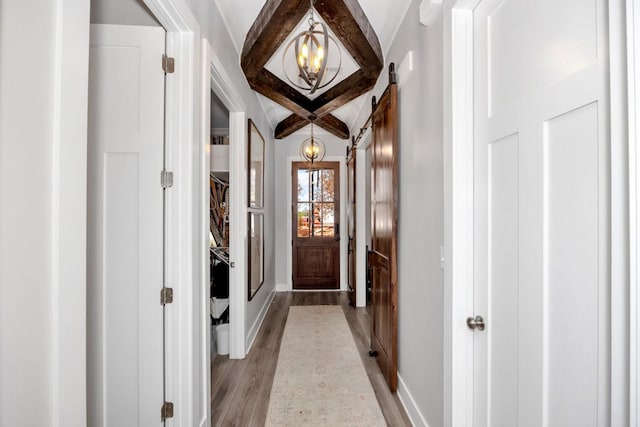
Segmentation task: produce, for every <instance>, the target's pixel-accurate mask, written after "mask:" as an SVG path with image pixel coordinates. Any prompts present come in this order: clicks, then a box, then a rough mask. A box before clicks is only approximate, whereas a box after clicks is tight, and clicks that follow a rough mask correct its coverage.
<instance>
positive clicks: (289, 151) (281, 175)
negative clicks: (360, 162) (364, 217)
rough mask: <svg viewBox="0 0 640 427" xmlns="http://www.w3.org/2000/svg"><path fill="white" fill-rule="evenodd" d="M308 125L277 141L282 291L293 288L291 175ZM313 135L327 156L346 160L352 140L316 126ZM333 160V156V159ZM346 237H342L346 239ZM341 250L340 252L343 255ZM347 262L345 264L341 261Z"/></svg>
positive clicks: (277, 227) (342, 279) (278, 281)
mask: <svg viewBox="0 0 640 427" xmlns="http://www.w3.org/2000/svg"><path fill="white" fill-rule="evenodd" d="M309 132H310V130H309V126H306V127H305V128H303V129H301V130H300V131H298V132H296V133H294V134H292V135H290V136H288V137H286V138H284V139H279V140H277V141H276V143H275V182H276V192H275V215H276V222H275V232H276V240H275V245H276V246H275V250H276V253H277V254H278V256H277V259H276V284H277V285H278V290H279V291H284V290H290V289H291V259H290V256H289V255H288V254H289V253H290V248H291V234H290V233H291V219H290V218H291V216H290V212H291V202H290V200H291V197H290V195H291V188H290V184H289V183H290V178H289V177H290V176H291V163H290V161H291V160H290V158H296V159H297V160H300V161H302V158H301V157H300V144H302V142H303V141H304V140H305V139H306V138H308V137H309ZM314 135H317V136H318V137H319V138H320V139H321V140H322V141H323V142H324V143H325V146H326V153H325V157H326V158H340V159H341V160H343V163H344V160H345V158H346V150H347V143H349V142H350V141H349V140H346V139H340V138H338V137H335V136H333V135H330V134H325V133H322V132H320V133H318V132H317V128H315V127H314ZM332 160H333V159H332ZM340 175H341V180H342V181H344V178H345V177H346V176H344V175H345V173H344V171H341V174H340ZM346 190H347V189H346V187H345V186H344V185H342V187H341V188H340V193H341V197H342V199H343V200H342V201H341V217H342V216H344V215H343V214H344V212H346V208H345V204H344V200H346V199H345V197H344V195H345V194H346ZM341 221H342V223H343V224H344V226H343V227H340V232H341V234H344V232H345V231H346V222H345V221H344V220H342V219H341ZM344 240H345V238H343V239H342V241H344ZM343 252H344V251H343V250H342V249H341V251H340V254H341V255H342V254H343ZM342 264H344V263H342ZM342 264H341V266H340V282H341V286H342V284H344V283H345V280H346V276H345V274H346V273H345V270H344V267H345V266H344V265H342Z"/></svg>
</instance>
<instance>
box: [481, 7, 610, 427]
mask: <svg viewBox="0 0 640 427" xmlns="http://www.w3.org/2000/svg"><path fill="white" fill-rule="evenodd" d="M606 7H607V2H606V1H604V0H594V1H584V0H562V1H556V0H537V1H530V0H482V1H480V2H479V4H478V5H477V6H476V8H475V9H474V11H473V14H474V32H473V36H474V52H473V53H474V305H475V313H474V315H480V316H482V317H483V318H484V321H485V324H486V329H485V330H484V331H482V332H481V331H479V330H477V329H476V330H475V332H473V333H474V358H475V360H474V425H475V426H541V425H542V426H557V427H566V426H581V427H588V426H605V425H608V421H607V420H608V416H609V414H608V411H609V361H608V359H609V356H608V355H609V339H610V338H609V337H610V333H609V326H608V325H609V323H608V317H609V308H608V307H609V302H608V288H609V262H608V259H609V253H610V250H609V234H610V233H609V178H608V177H609V170H608V158H609V124H608V123H609V118H608V115H609V100H608V74H607V70H608V41H607V31H608V26H607V21H606V20H607V13H606Z"/></svg>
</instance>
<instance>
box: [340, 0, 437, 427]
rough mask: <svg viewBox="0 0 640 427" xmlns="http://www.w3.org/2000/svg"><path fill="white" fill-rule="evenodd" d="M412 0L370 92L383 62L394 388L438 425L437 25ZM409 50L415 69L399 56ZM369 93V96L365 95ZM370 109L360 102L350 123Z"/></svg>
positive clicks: (411, 408)
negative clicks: (394, 88) (392, 216)
mask: <svg viewBox="0 0 640 427" xmlns="http://www.w3.org/2000/svg"><path fill="white" fill-rule="evenodd" d="M419 4H420V2H418V1H413V2H412V3H411V5H410V7H409V10H408V12H407V14H406V16H405V18H404V20H403V22H402V24H401V25H400V28H399V30H398V33H397V34H396V36H395V38H394V40H393V42H392V44H391V46H390V48H389V51H388V52H387V53H386V54H385V69H384V70H383V72H382V74H381V76H380V79H379V80H378V83H377V84H376V87H375V89H374V90H373V92H372V93H371V94H370V95H375V96H377V97H379V96H380V95H381V94H382V92H383V91H384V89H385V87H386V86H387V84H388V81H389V79H388V72H387V70H388V65H389V63H391V62H394V63H395V65H396V70H397V71H398V78H399V85H398V90H399V111H400V112H399V116H400V126H399V131H400V135H399V138H400V139H399V141H400V143H399V151H400V154H399V155H400V164H399V168H400V190H399V191H400V194H399V220H398V228H399V230H398V232H399V234H398V245H399V246H398V264H399V266H398V272H399V277H398V374H399V376H400V379H401V381H400V385H399V395H400V397H401V399H402V400H403V402H404V403H405V405H406V406H407V407H408V412H409V415H410V416H411V418H412V419H413V421H414V422H415V423H416V424H417V425H422V424H423V423H424V422H426V423H427V424H428V425H430V426H440V425H443V373H442V366H443V350H444V348H443V316H444V311H443V272H442V270H440V246H442V245H443V241H444V187H443V185H444V183H443V89H442V86H443V26H442V16H441V15H440V16H438V18H437V19H435V20H434V22H432V23H431V24H430V25H429V27H424V26H421V25H420V23H419V15H420V13H419ZM409 51H411V52H413V67H414V69H413V71H409V70H408V69H405V68H404V66H403V64H402V63H403V60H404V59H405V57H406V56H407V53H408V52H409ZM369 99H370V98H369ZM369 113H370V107H369V103H368V102H367V103H365V107H364V108H363V111H362V112H361V113H360V117H359V119H358V121H357V122H356V123H355V124H354V128H353V129H352V131H355V129H357V128H358V127H359V126H362V124H364V122H365V120H366V117H367V116H368V114H369Z"/></svg>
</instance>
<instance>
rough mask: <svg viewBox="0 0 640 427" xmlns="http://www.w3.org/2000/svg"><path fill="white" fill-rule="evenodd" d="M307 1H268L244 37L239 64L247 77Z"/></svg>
mask: <svg viewBox="0 0 640 427" xmlns="http://www.w3.org/2000/svg"><path fill="white" fill-rule="evenodd" d="M308 12H309V1H308V0H268V1H267V2H266V3H265V5H264V6H263V7H262V10H260V13H259V14H258V17H257V18H256V20H255V21H254V22H253V25H251V28H250V29H249V32H248V33H247V37H245V40H244V45H243V47H242V54H241V56H240V58H241V59H240V65H241V67H242V70H243V71H244V73H245V75H246V76H247V79H249V80H251V77H253V76H256V75H257V74H258V73H259V72H260V70H262V69H263V68H264V66H265V65H266V64H267V61H269V58H271V57H272V56H273V54H274V53H276V51H277V50H278V48H279V47H280V45H281V44H283V43H284V42H286V40H287V38H288V37H289V35H290V34H291V33H292V32H293V31H294V30H295V28H296V26H297V25H298V23H300V21H301V20H302V18H303V17H304V15H305V14H306V13H308Z"/></svg>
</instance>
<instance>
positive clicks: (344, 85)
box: [311, 70, 377, 117]
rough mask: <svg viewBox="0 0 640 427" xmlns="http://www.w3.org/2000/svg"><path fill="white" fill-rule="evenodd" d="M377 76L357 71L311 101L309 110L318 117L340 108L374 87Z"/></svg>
mask: <svg viewBox="0 0 640 427" xmlns="http://www.w3.org/2000/svg"><path fill="white" fill-rule="evenodd" d="M376 81H377V76H371V75H368V74H367V73H365V72H364V71H363V70H358V71H356V72H355V73H353V74H351V75H350V76H349V77H347V78H346V79H344V80H342V81H341V82H340V83H338V84H337V85H335V86H333V87H332V88H330V89H329V90H327V91H326V92H324V93H323V94H321V95H319V96H318V97H317V98H316V99H314V100H313V102H312V106H311V110H312V111H313V112H314V114H315V115H316V116H318V117H323V116H324V115H325V114H328V113H330V112H332V111H333V110H335V109H337V108H340V107H342V106H343V105H345V104H347V103H349V102H350V101H353V100H354V99H356V98H357V97H359V96H360V95H362V94H364V93H367V92H369V91H370V90H371V89H373V87H374V86H375V85H376Z"/></svg>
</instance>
